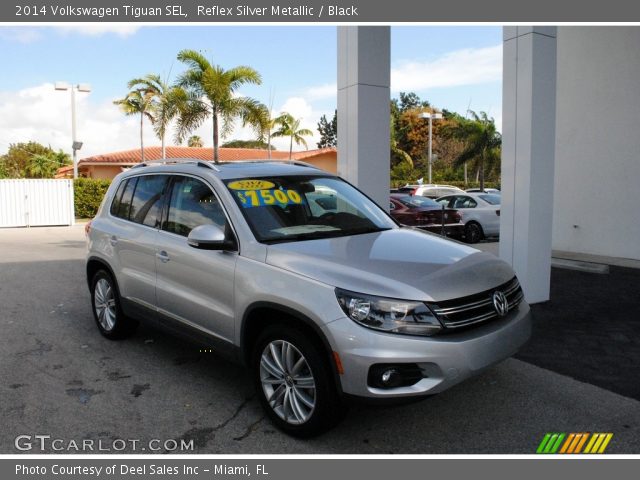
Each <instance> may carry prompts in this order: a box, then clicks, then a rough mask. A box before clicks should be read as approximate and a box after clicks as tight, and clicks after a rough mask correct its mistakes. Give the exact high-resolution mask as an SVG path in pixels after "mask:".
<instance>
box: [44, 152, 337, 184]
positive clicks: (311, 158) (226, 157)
mask: <svg viewBox="0 0 640 480" xmlns="http://www.w3.org/2000/svg"><path fill="white" fill-rule="evenodd" d="M218 155H219V157H220V161H221V162H236V161H246V160H268V159H269V152H268V151H267V150H259V149H252V148H220V149H219V150H218ZM166 156H167V158H195V159H198V160H212V159H213V148H204V147H202V148H200V147H167V148H166ZM144 157H145V161H154V160H160V159H161V158H162V148H161V147H145V149H144ZM291 158H292V160H300V161H304V162H307V163H310V164H312V165H315V166H316V167H318V168H321V169H323V170H327V171H328V172H332V173H336V172H337V166H338V161H337V158H338V157H337V151H336V148H335V147H328V148H320V149H316V150H304V151H300V152H293V153H292V155H291ZM271 159H272V160H288V159H289V152H287V151H282V150H272V151H271ZM141 160H142V155H141V152H140V149H139V148H137V149H133V150H123V151H121V152H111V153H105V154H102V155H94V156H92V157H87V158H83V159H81V160H80V161H79V162H78V174H79V175H80V176H81V177H87V178H101V179H112V178H114V177H115V176H116V175H117V174H119V173H120V172H122V171H123V170H126V169H128V168H131V167H132V166H134V165H137V164H138V163H140V162H141ZM71 177H73V167H72V166H67V167H62V168H60V169H58V172H57V173H56V178H71Z"/></svg>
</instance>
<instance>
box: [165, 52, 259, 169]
mask: <svg viewBox="0 0 640 480" xmlns="http://www.w3.org/2000/svg"><path fill="white" fill-rule="evenodd" d="M178 60H179V61H181V62H182V63H185V64H186V65H187V66H188V69H187V71H186V72H184V73H183V74H182V75H181V76H180V77H179V79H178V85H179V86H180V87H182V88H184V89H186V90H184V95H183V97H182V100H181V101H180V102H178V130H177V132H176V137H177V140H178V143H182V140H183V139H184V137H185V136H186V135H187V134H188V133H189V132H191V131H192V130H193V129H194V128H197V127H198V126H200V125H201V124H202V123H203V122H204V121H205V120H206V119H207V118H209V117H212V120H213V159H214V161H218V158H219V156H218V143H219V135H220V133H222V137H225V136H226V135H227V134H229V133H230V132H231V129H232V128H233V121H234V120H235V119H236V118H240V119H241V120H242V125H243V126H246V125H251V126H253V127H255V128H256V129H257V130H260V129H261V128H262V125H260V124H259V122H258V121H257V120H256V119H257V118H259V116H260V112H259V110H260V109H261V108H262V104H261V103H260V102H258V101H257V100H255V99H253V98H249V97H241V96H238V95H237V91H238V89H239V88H240V87H241V86H243V85H247V84H255V85H260V84H261V83H262V78H261V76H260V74H259V73H258V72H257V71H256V70H254V69H253V68H251V67H247V66H238V67H234V68H231V69H229V70H224V69H223V68H222V67H221V66H219V65H212V64H211V63H210V62H209V60H207V59H206V58H205V57H204V55H202V54H201V53H199V52H196V51H195V50H182V51H180V52H179V53H178ZM220 130H221V131H220Z"/></svg>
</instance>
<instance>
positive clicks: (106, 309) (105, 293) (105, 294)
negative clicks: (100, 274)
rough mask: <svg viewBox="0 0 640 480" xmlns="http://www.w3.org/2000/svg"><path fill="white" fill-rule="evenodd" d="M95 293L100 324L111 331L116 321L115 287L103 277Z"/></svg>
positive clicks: (98, 282)
mask: <svg viewBox="0 0 640 480" xmlns="http://www.w3.org/2000/svg"><path fill="white" fill-rule="evenodd" d="M94 294H95V301H94V304H95V312H96V317H97V319H98V322H100V326H101V327H102V328H103V329H104V330H105V331H107V332H109V331H111V330H112V329H113V327H114V326H115V323H116V299H115V295H114V292H113V287H112V286H111V284H110V283H109V282H108V281H107V280H106V279H105V278H101V279H99V280H98V281H97V282H96V286H95V291H94Z"/></svg>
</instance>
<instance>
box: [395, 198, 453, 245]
mask: <svg viewBox="0 0 640 480" xmlns="http://www.w3.org/2000/svg"><path fill="white" fill-rule="evenodd" d="M389 213H390V214H391V216H392V217H393V218H394V219H395V220H396V221H397V222H398V223H400V224H401V225H407V226H409V227H416V228H421V229H423V230H428V231H429V232H433V233H437V234H442V230H443V227H442V223H443V222H442V216H443V215H444V235H445V236H447V237H452V238H461V237H462V235H463V234H464V223H462V221H461V220H462V216H461V215H460V213H458V211H457V210H455V209H453V208H445V209H443V208H442V205H440V204H439V203H437V202H435V201H433V200H431V199H430V198H427V197H420V196H414V195H406V194H403V193H392V194H391V196H390V198H389Z"/></svg>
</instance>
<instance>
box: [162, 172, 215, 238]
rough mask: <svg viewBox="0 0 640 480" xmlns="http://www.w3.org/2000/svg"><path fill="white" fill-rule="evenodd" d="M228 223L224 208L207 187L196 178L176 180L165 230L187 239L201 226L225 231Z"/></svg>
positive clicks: (178, 178) (177, 178) (179, 178)
mask: <svg viewBox="0 0 640 480" xmlns="http://www.w3.org/2000/svg"><path fill="white" fill-rule="evenodd" d="M226 223H227V221H226V218H225V216H224V212H223V211H222V207H221V206H220V203H219V202H218V199H217V198H216V196H215V195H214V194H213V192H212V191H211V189H210V188H209V187H208V186H207V185H205V184H204V183H203V182H201V181H200V180H197V179H195V178H190V177H176V178H175V181H174V183H173V188H172V189H171V199H170V201H169V215H168V217H167V222H166V224H165V225H164V227H163V229H164V230H166V231H168V232H171V233H177V234H178V235H182V236H185V237H186V236H187V235H189V232H191V230H193V229H194V228H195V227H197V226H199V225H217V226H219V227H220V228H221V229H222V230H225V229H226ZM225 231H226V230H225Z"/></svg>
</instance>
